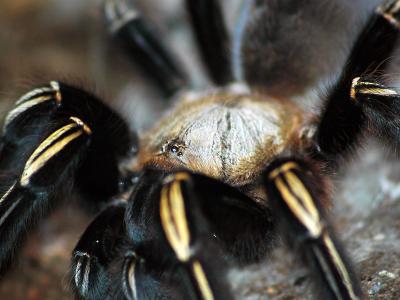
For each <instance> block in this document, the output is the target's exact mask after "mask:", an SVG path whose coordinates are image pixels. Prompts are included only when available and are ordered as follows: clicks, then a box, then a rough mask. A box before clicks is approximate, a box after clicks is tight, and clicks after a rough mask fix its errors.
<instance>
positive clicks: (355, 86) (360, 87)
mask: <svg viewBox="0 0 400 300" xmlns="http://www.w3.org/2000/svg"><path fill="white" fill-rule="evenodd" d="M357 94H365V95H377V96H393V95H397V92H396V91H395V90H392V89H388V88H386V87H385V86H384V85H382V84H379V83H377V82H367V81H360V77H356V78H354V79H353V82H352V84H351V91H350V98H351V99H352V100H354V101H356V100H357V99H356V98H357Z"/></svg>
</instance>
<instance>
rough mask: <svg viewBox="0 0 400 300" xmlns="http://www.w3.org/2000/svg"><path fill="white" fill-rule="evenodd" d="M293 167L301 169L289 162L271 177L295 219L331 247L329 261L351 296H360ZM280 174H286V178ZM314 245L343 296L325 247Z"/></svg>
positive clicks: (354, 297)
mask: <svg viewBox="0 0 400 300" xmlns="http://www.w3.org/2000/svg"><path fill="white" fill-rule="evenodd" d="M293 169H299V167H298V165H297V164H295V163H293V162H290V163H286V164H284V165H283V166H282V167H279V168H277V169H276V170H274V171H273V172H271V175H270V177H272V178H271V179H273V180H274V182H275V185H276V187H277V189H278V191H279V193H280V194H281V197H282V199H283V200H284V201H285V203H286V205H287V206H288V207H289V209H290V210H291V211H292V212H293V214H294V216H295V217H296V219H297V220H298V221H299V222H301V224H303V226H304V227H306V228H307V230H308V232H309V234H310V235H311V236H312V237H313V238H315V239H320V240H322V242H323V244H324V246H325V248H326V249H327V251H328V252H327V254H328V255H329V257H330V263H332V264H333V265H334V270H335V271H337V273H338V274H339V276H340V279H341V282H342V283H343V285H344V286H345V288H346V290H347V293H348V296H349V297H350V299H352V300H356V299H359V297H357V296H356V294H355V292H354V288H353V285H352V282H351V278H350V274H349V272H348V270H347V268H346V266H345V264H344V262H343V260H342V258H341V256H340V254H339V251H338V250H337V249H336V247H335V245H334V243H333V241H332V239H331V238H330V236H329V235H328V233H327V231H326V230H325V227H324V225H323V224H322V222H321V216H320V214H319V211H318V208H317V207H316V205H315V202H314V200H313V199H312V197H311V195H310V193H309V192H308V190H307V188H306V187H305V186H304V184H303V183H302V181H301V180H300V179H299V178H298V176H297V175H296V174H295V173H293V172H292V170H293ZM272 175H274V176H272ZM280 176H283V178H284V179H285V180H283V179H282V177H280ZM285 181H286V182H287V184H286V182H285ZM312 249H313V252H314V254H315V256H316V258H317V259H318V261H319V263H320V266H321V268H322V269H323V271H324V274H325V276H326V278H327V280H328V282H329V285H330V286H331V289H332V290H333V292H334V293H335V295H336V296H337V299H344V298H343V297H342V293H341V292H340V288H339V287H338V285H337V281H336V279H335V276H334V274H333V271H334V270H333V269H331V268H330V266H329V262H328V261H326V258H325V257H324V255H323V254H322V250H321V249H320V248H319V247H318V246H317V245H315V246H313V248H312ZM346 299H347V298H346Z"/></svg>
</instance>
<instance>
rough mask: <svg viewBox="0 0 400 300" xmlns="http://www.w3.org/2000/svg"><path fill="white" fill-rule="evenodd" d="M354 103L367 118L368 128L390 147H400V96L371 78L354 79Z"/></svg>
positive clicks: (396, 91) (392, 89)
mask: <svg viewBox="0 0 400 300" xmlns="http://www.w3.org/2000/svg"><path fill="white" fill-rule="evenodd" d="M351 94H352V101H354V102H355V103H356V104H357V105H358V106H359V107H361V109H362V110H363V113H364V114H365V116H366V117H367V121H368V124H369V126H368V128H371V129H372V130H373V131H375V133H376V134H377V135H378V136H379V137H380V138H382V139H383V140H384V141H386V143H387V144H388V145H389V146H395V149H399V146H400V130H399V129H400V119H399V116H400V94H399V93H398V90H396V89H394V88H391V87H387V86H385V85H384V84H382V83H381V82H380V81H379V80H377V79H376V78H374V77H371V76H362V77H357V78H355V79H353V85H352V92H351Z"/></svg>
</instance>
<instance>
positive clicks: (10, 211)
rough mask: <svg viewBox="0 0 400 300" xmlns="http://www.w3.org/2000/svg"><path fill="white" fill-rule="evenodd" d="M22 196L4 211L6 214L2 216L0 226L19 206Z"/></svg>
mask: <svg viewBox="0 0 400 300" xmlns="http://www.w3.org/2000/svg"><path fill="white" fill-rule="evenodd" d="M21 200H22V196H21V197H20V198H19V199H17V200H16V201H14V202H13V204H12V205H11V206H10V207H9V208H8V209H7V210H6V211H5V212H4V214H3V215H2V216H1V218H0V227H1V226H2V225H3V223H4V222H5V220H6V219H7V218H8V216H9V215H10V214H11V213H12V212H13V210H14V209H15V208H16V207H17V205H18V204H19V202H21Z"/></svg>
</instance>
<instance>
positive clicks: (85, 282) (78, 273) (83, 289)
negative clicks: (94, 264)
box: [74, 252, 91, 296]
mask: <svg viewBox="0 0 400 300" xmlns="http://www.w3.org/2000/svg"><path fill="white" fill-rule="evenodd" d="M77 255H78V256H80V257H79V259H78V262H77V264H76V268H75V277H74V279H75V286H76V287H77V288H78V289H79V292H80V293H81V295H82V296H85V295H86V294H87V293H88V291H89V275H90V260H91V257H90V255H89V254H87V253H84V252H79V253H77ZM83 265H84V270H83V268H82V267H83ZM82 271H83V272H82ZM82 273H83V276H82ZM81 281H82V283H81Z"/></svg>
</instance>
